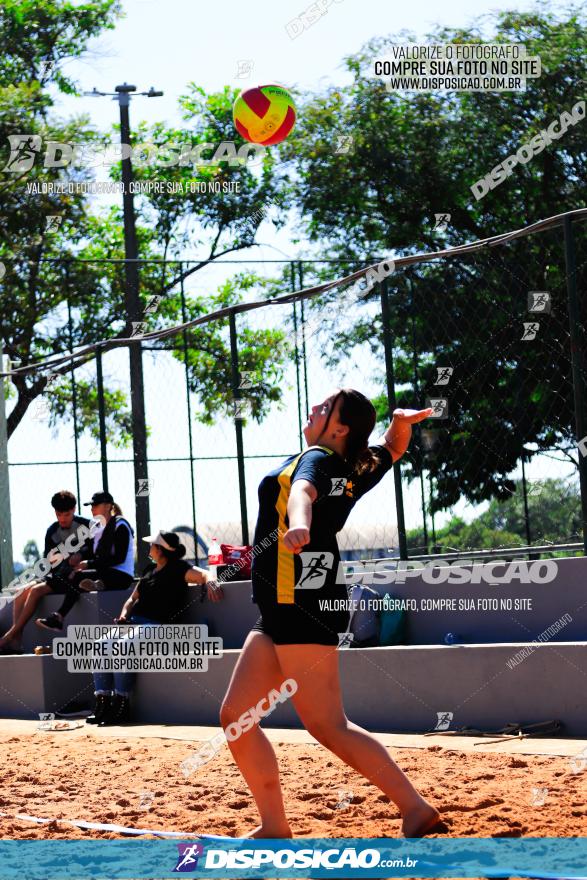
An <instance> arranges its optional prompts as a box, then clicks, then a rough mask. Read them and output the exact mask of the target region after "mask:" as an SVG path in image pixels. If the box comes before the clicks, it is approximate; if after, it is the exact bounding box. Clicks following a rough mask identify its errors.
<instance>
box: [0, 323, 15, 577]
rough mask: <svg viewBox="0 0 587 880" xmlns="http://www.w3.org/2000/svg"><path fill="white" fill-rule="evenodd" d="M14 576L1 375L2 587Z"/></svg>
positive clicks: (1, 362) (0, 365) (0, 362)
mask: <svg viewBox="0 0 587 880" xmlns="http://www.w3.org/2000/svg"><path fill="white" fill-rule="evenodd" d="M3 369H4V354H3V352H2V340H1V339H0V373H1V372H2V371H3ZM13 578H14V561H13V557H12V519H11V515H10V478H9V472H8V431H7V427H6V401H5V395H4V377H3V376H0V589H2V587H5V586H7V585H8V584H9V583H10V582H11V581H12V579H13Z"/></svg>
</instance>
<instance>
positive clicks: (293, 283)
mask: <svg viewBox="0 0 587 880" xmlns="http://www.w3.org/2000/svg"><path fill="white" fill-rule="evenodd" d="M289 268H290V272H291V290H292V293H295V289H296V267H295V263H291V264H290V267H289ZM291 306H292V309H293V325H294V358H295V363H296V389H297V392H298V437H299V442H300V451H301V450H302V449H303V448H304V444H303V440H302V436H303V435H302V388H301V385H300V348H299V345H298V308H297V303H296V301H295V300H294V301H293V302H292V304H291Z"/></svg>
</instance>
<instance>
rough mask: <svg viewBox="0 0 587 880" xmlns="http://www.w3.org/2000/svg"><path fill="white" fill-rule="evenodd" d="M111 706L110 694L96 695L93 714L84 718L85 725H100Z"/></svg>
mask: <svg viewBox="0 0 587 880" xmlns="http://www.w3.org/2000/svg"><path fill="white" fill-rule="evenodd" d="M111 704H112V694H96V705H95V706H94V714H93V715H90V716H89V717H88V718H86V724H100V722H101V721H102V720H103V719H104V717H105V715H106V713H107V712H108V710H109V709H110V706H111Z"/></svg>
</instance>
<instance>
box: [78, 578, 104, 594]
mask: <svg viewBox="0 0 587 880" xmlns="http://www.w3.org/2000/svg"><path fill="white" fill-rule="evenodd" d="M79 588H80V590H83V591H84V592H85V593H96V592H98V593H101V592H102V590H105V589H106V587H105V586H104V581H101V580H96V581H93V580H92V579H91V578H84V579H83V580H82V581H80V582H79Z"/></svg>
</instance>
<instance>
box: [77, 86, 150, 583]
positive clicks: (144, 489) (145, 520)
mask: <svg viewBox="0 0 587 880" xmlns="http://www.w3.org/2000/svg"><path fill="white" fill-rule="evenodd" d="M136 91H137V89H136V86H132V85H129V84H128V83H123V84H122V85H120V86H115V91H114V93H112V92H99V91H98V90H97V89H94V90H93V92H86V94H89V95H95V96H99V97H101V96H104V95H109V96H112V97H113V98H114V99H116V100H117V101H118V107H119V110H120V142H121V145H122V150H121V164H122V183H123V195H122V207H123V215H124V256H125V263H124V269H125V290H124V294H125V306H126V322H127V323H126V335H127V337H132V336H137V337H138V338H137V341H136V342H132V343H130V344H129V352H128V354H129V362H130V401H131V414H132V426H133V430H132V434H133V463H134V486H135V508H136V525H137V534H136V539H137V561H138V565H139V570H142V569H143V568H144V566H145V565H146V563H147V557H148V545H147V544H146V543H145V542H144V541H141V540H140V539H141V538H143V537H146V536H147V535H149V534H150V533H151V515H150V510H149V471H148V461H147V425H146V420H145V393H144V383H143V352H142V345H141V342H140V336H141V332H140V328H138V327H137V325H138V324H140V323H141V322H142V320H143V309H142V305H141V299H140V297H139V288H140V279H139V264H138V247H137V235H136V227H135V211H134V194H133V192H132V186H131V184H132V182H133V175H132V162H131V155H130V150H129V149H125V145H126V144H128V145H130V143H131V135H130V119H129V105H130V98H131V93H133V92H136ZM137 94H140V95H146V97H148V98H157V97H160V96H161V95H162V94H163V92H158V91H155V89H154V88H153V87H151V88H150V89H149V91H148V92H138V93H137ZM113 488H114V491H116V490H115V487H113Z"/></svg>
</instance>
